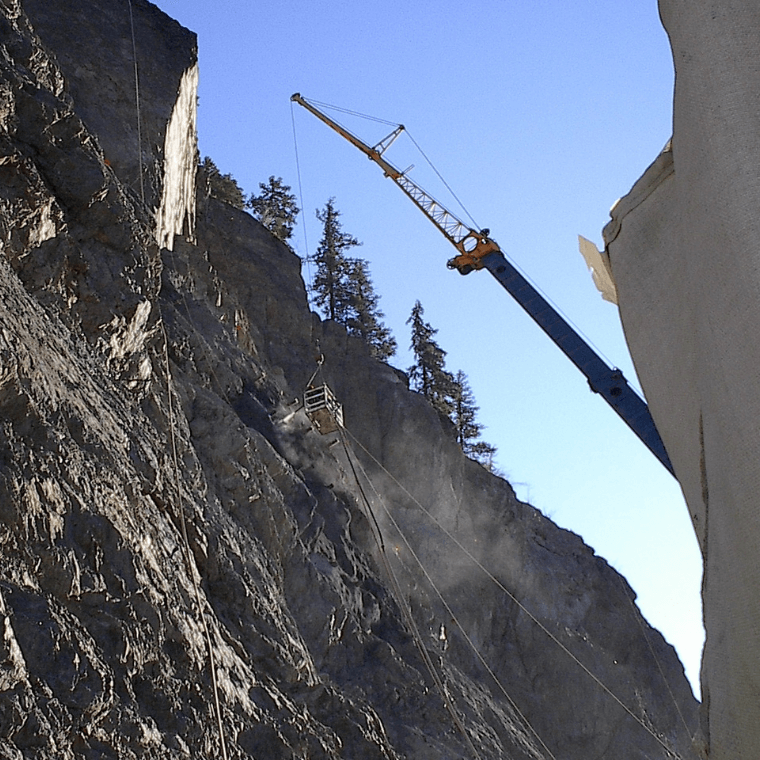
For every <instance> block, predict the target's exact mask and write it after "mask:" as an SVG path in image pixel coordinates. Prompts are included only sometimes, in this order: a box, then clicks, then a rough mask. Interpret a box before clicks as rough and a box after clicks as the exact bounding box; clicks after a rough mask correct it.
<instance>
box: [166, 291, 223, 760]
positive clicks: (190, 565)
mask: <svg viewBox="0 0 760 760" xmlns="http://www.w3.org/2000/svg"><path fill="white" fill-rule="evenodd" d="M159 316H160V319H161V333H162V336H163V339H164V361H165V372H166V391H167V395H168V398H167V403H168V406H169V438H170V440H171V450H172V461H173V465H174V482H175V486H174V487H175V489H176V491H177V511H178V512H179V521H180V528H181V532H182V540H183V543H184V554H185V562H186V564H187V572H188V574H189V575H190V579H191V585H192V587H193V591H194V595H195V604H196V606H197V608H198V615H199V616H200V619H201V624H202V626H203V632H204V634H205V638H206V646H207V647H208V658H209V669H210V671H211V685H212V690H213V697H214V710H215V712H216V720H217V726H218V729H219V746H220V749H221V751H222V758H223V760H227V757H228V756H227V743H226V741H225V738H224V723H223V721H222V708H221V704H220V701H219V684H218V679H217V673H216V659H215V657H214V647H213V642H212V640H211V630H210V628H209V625H208V621H207V620H206V613H205V611H204V606H203V603H202V600H201V593H200V579H199V577H198V575H199V571H198V568H197V567H196V565H195V563H194V562H193V558H192V551H191V549H190V539H189V537H188V534H187V521H186V520H185V505H184V502H183V500H182V485H181V482H180V474H179V473H180V467H179V457H178V454H177V439H176V435H175V432H174V425H175V420H174V400H173V399H174V390H173V388H172V375H171V365H170V363H169V338H168V335H167V333H166V327H165V323H164V318H163V315H162V314H161V307H160V306H159Z"/></svg>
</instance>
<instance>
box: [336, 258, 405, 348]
mask: <svg viewBox="0 0 760 760" xmlns="http://www.w3.org/2000/svg"><path fill="white" fill-rule="evenodd" d="M347 284H348V291H349V299H350V309H349V314H348V317H347V321H346V327H347V328H348V332H349V334H350V335H356V336H357V337H359V338H361V339H362V340H364V341H365V342H366V343H367V344H368V345H369V347H370V350H371V352H372V355H373V356H374V357H375V358H376V359H380V360H382V361H384V360H386V359H388V358H390V357H391V356H393V354H395V353H396V339H395V338H394V337H393V335H391V331H390V330H389V329H388V328H387V327H386V326H385V325H384V324H383V323H382V322H381V319H382V318H383V317H384V316H385V315H384V314H383V312H382V311H380V308H379V306H378V301H379V300H380V299H379V297H378V295H377V294H376V293H375V289H374V286H373V285H372V280H371V279H370V276H369V266H368V264H367V262H366V261H365V260H364V259H349V260H348V283H347Z"/></svg>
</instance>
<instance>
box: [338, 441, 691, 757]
mask: <svg viewBox="0 0 760 760" xmlns="http://www.w3.org/2000/svg"><path fill="white" fill-rule="evenodd" d="M344 430H345V431H346V432H347V434H348V435H349V436H350V437H351V439H352V440H353V441H354V443H356V444H357V445H358V446H359V448H361V450H362V451H364V453H365V454H366V455H367V456H368V457H369V458H370V459H371V460H372V461H373V462H374V463H375V464H376V465H377V466H378V467H379V468H380V469H381V470H382V471H383V472H384V473H385V474H386V475H387V476H388V477H389V478H390V479H391V481H392V482H393V483H394V484H395V485H396V486H398V488H399V489H400V490H401V491H402V492H403V493H404V494H405V495H406V496H407V497H408V498H409V499H410V500H411V501H412V503H414V504H415V505H416V506H417V507H418V508H419V509H420V510H421V511H422V512H423V513H424V514H425V515H426V516H427V517H429V518H430V520H432V521H433V522H434V523H435V524H436V525H437V526H438V527H439V528H440V530H441V531H442V532H443V533H444V534H445V535H446V536H447V537H448V538H449V539H450V540H451V541H452V542H453V543H454V544H455V545H456V546H457V547H458V548H459V549H460V551H462V553H463V554H465V556H467V557H468V558H469V559H470V560H471V561H472V562H473V564H474V565H475V566H476V567H478V569H480V570H481V571H482V572H483V573H484V574H485V576H486V577H487V578H488V579H489V580H490V581H492V582H493V583H494V584H496V586H497V587H498V588H499V589H500V590H501V591H503V592H504V594H506V595H507V596H508V597H509V599H510V600H511V601H512V602H514V604H516V605H517V606H518V607H519V608H520V610H521V611H522V612H523V613H525V615H527V616H528V618H529V619H530V620H531V621H532V622H533V623H534V624H535V625H536V626H538V628H539V629H540V630H541V631H543V633H544V634H545V635H546V636H548V637H549V639H551V641H553V642H554V643H555V644H556V645H557V646H558V647H559V648H560V649H561V650H562V651H563V652H564V653H565V654H566V655H567V656H568V657H570V659H571V660H573V662H575V663H576V665H578V667H580V668H581V670H583V672H584V673H585V674H586V675H587V676H588V677H589V678H591V680H592V681H594V683H596V684H597V686H599V688H600V689H602V691H603V692H604V693H605V694H607V696H609V697H610V698H611V699H612V700H613V701H614V702H616V703H617V704H618V706H620V707H621V708H622V709H623V710H624V711H625V712H626V713H627V714H628V715H630V717H632V718H633V719H634V720H635V721H636V722H637V723H639V724H640V725H641V727H642V728H644V730H645V731H646V732H647V733H648V734H650V735H651V736H652V738H653V739H654V740H655V741H656V742H657V743H658V744H659V745H660V746H661V747H662V748H663V749H665V750H666V751H667V752H669V753H671V754H672V755H673V756H674V757H676V758H677V760H683V758H681V755H680V754H678V752H677V751H676V750H675V748H673V747H670V746H668V744H667V743H666V742H665V741H664V740H663V739H662V738H661V737H660V736H658V735H657V733H655V731H654V729H653V728H651V727H650V726H648V725H647V724H646V723H645V722H644V721H643V720H642V719H641V718H640V717H639V716H638V715H636V713H634V712H633V710H631V708H630V707H628V706H627V705H626V704H625V703H624V702H623V701H622V700H621V699H620V697H618V696H617V695H616V694H615V693H614V692H613V691H612V690H611V689H610V688H609V687H608V686H607V685H606V684H604V682H603V681H602V680H601V679H600V678H599V677H598V676H597V675H595V674H594V673H593V672H592V671H591V670H590V669H589V668H588V667H587V666H586V665H584V663H583V662H581V660H579V659H578V657H577V656H576V655H575V654H573V653H572V652H571V651H570V649H568V647H567V646H566V645H565V644H563V643H562V641H560V640H559V639H558V638H557V637H556V636H555V635H554V634H553V633H552V632H551V631H550V630H549V629H548V628H547V627H546V626H545V625H544V624H543V623H542V622H541V621H540V620H539V619H538V618H537V617H536V616H535V615H534V614H533V613H532V612H531V611H530V610H529V609H528V608H527V607H526V606H525V605H524V604H523V603H522V602H521V601H520V600H519V599H518V598H517V597H516V596H515V595H514V594H513V593H512V592H511V591H510V590H509V589H508V588H507V587H506V586H505V585H504V584H503V583H502V582H501V581H500V580H499V579H498V578H497V577H496V576H495V575H494V574H493V573H491V571H490V570H488V568H487V567H485V565H483V563H482V562H481V561H480V560H479V559H478V558H477V557H476V556H475V555H474V554H473V553H472V552H471V551H470V550H469V549H468V548H467V547H466V546H465V545H464V544H463V543H462V542H461V541H460V540H459V539H458V538H457V537H456V536H454V535H453V534H452V533H451V532H450V531H449V530H448V529H447V528H446V526H444V525H443V524H442V523H441V522H440V521H439V520H438V519H437V518H436V517H435V515H433V514H432V513H431V512H430V511H429V510H428V509H426V508H425V507H424V506H423V504H422V503H421V502H420V501H419V500H418V499H417V498H415V497H414V496H413V495H412V494H411V493H410V492H409V490H408V489H407V488H406V487H405V486H404V485H403V484H402V483H401V482H399V481H398V480H397V479H396V478H395V477H394V476H393V474H392V473H391V472H389V471H388V470H387V469H386V467H385V466H384V465H383V464H382V463H381V462H380V461H378V460H377V459H376V458H375V457H374V456H373V455H372V453H371V452H370V451H368V450H367V448H366V447H365V446H364V445H363V444H362V443H361V441H359V440H358V439H357V438H356V437H355V436H354V435H353V434H352V433H351V432H350V431H349V430H348V428H344ZM688 733H689V735H691V732H690V731H689V732H688Z"/></svg>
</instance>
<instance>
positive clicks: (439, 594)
mask: <svg viewBox="0 0 760 760" xmlns="http://www.w3.org/2000/svg"><path fill="white" fill-rule="evenodd" d="M341 432H342V429H341ZM352 437H353V436H352ZM342 438H343V435H342ZM343 446H344V449H346V458H347V459H348V448H349V446H348V443H347V442H346V441H345V438H343ZM355 458H356V457H355ZM349 463H350V460H349ZM358 467H359V470H360V471H361V473H362V475H364V479H365V480H366V481H367V483H369V486H370V488H371V489H372V490H373V491H374V493H375V496H376V497H377V500H378V501H379V502H380V504H381V506H382V508H383V511H384V512H385V514H386V515H387V516H388V519H389V520H390V521H391V524H392V525H393V527H394V528H395V529H396V532H397V533H398V534H399V536H401V540H402V541H403V542H404V544H405V545H406V548H407V549H408V550H409V553H410V554H411V555H412V557H413V558H414V561H415V562H416V563H417V565H418V566H419V568H420V570H421V571H422V573H423V574H424V576H425V578H427V580H428V583H430V586H431V587H432V589H433V591H434V592H435V594H436V596H437V597H438V598H439V599H440V601H441V604H443V606H444V608H445V609H446V612H448V614H449V615H450V617H451V619H452V620H453V621H454V623H455V624H456V627H457V628H458V629H459V631H460V632H461V633H462V635H463V636H464V638H465V641H466V642H467V644H468V645H469V647H470V649H472V651H473V652H474V654H475V657H476V658H477V659H478V661H479V662H480V664H481V665H482V666H483V667H484V668H485V670H486V672H487V673H488V675H489V676H491V678H492V679H493V681H494V683H495V684H496V686H497V687H498V688H499V691H501V693H502V694H503V695H504V697H505V698H506V700H507V703H508V704H509V706H510V707H511V708H512V709H513V710H514V711H515V713H516V714H517V716H518V717H519V718H520V720H521V721H522V722H523V724H524V727H525V728H526V729H527V733H528V734H532V735H533V736H534V737H535V738H536V739H537V740H538V743H539V744H540V745H541V746H542V747H543V748H544V750H546V752H547V753H548V755H549V757H550V758H551V760H556V757H555V755H554V753H553V752H552V751H551V750H550V749H549V747H547V746H546V743H545V742H544V740H543V739H542V738H541V736H540V735H539V733H538V731H536V729H535V728H533V725H532V724H531V723H530V721H529V720H528V719H527V718H526V717H525V715H523V713H522V711H521V710H520V708H519V707H518V706H517V704H516V703H515V701H514V700H513V699H512V697H510V696H509V693H508V692H507V690H506V688H505V687H504V685H503V684H502V683H501V681H500V680H499V677H498V676H497V675H496V674H495V673H494V672H493V670H492V669H491V667H490V666H489V664H488V663H487V662H486V660H485V658H484V657H483V655H482V654H481V653H480V651H479V650H478V648H477V647H476V646H475V642H474V641H473V640H472V638H471V637H470V636H469V634H468V633H467V631H466V630H465V629H464V626H463V625H462V623H461V622H460V621H459V618H458V616H457V615H456V614H455V613H454V611H453V610H452V609H451V607H450V605H449V603H448V602H447V601H446V599H445V597H444V596H443V593H442V592H441V590H440V589H439V588H438V585H437V584H436V582H435V581H434V580H433V578H432V577H431V575H430V573H428V571H427V568H426V567H425V565H424V563H423V562H422V560H421V559H420V558H419V556H418V555H417V553H416V552H415V550H414V547H412V545H411V543H410V542H409V540H408V539H407V537H406V534H405V533H404V531H403V530H402V529H401V526H400V525H399V524H398V523H397V522H396V519H395V518H394V517H393V514H392V513H391V511H390V510H389V509H388V506H387V504H386V503H385V501H384V500H383V497H382V496H381V495H380V493H379V492H378V490H377V489H376V488H375V484H374V483H373V482H372V479H371V478H370V477H369V475H368V474H367V472H366V470H365V469H364V467H362V465H361V462H358ZM351 469H352V470H354V468H353V465H352V466H351ZM354 475H356V472H355V470H354ZM356 482H357V485H358V486H359V488H360V490H361V484H360V483H359V479H358V477H357V478H356ZM362 496H363V497H364V499H365V501H366V502H367V504H369V501H368V500H367V497H366V496H365V495H364V492H363V490H362ZM370 510H371V507H370ZM372 519H373V520H375V516H374V512H372ZM375 524H377V520H375ZM377 529H378V531H379V530H380V527H379V526H378V527H377ZM398 559H399V562H400V563H401V565H402V567H403V566H404V563H403V561H402V560H401V558H400V557H399V558H398Z"/></svg>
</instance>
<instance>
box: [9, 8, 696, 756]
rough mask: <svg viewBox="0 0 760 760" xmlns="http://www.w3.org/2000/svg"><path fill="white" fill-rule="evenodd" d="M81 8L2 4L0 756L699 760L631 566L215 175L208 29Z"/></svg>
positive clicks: (690, 710) (151, 11) (149, 15)
mask: <svg viewBox="0 0 760 760" xmlns="http://www.w3.org/2000/svg"><path fill="white" fill-rule="evenodd" d="M66 9H67V10H66V11H63V10H59V9H58V7H57V6H55V5H52V4H50V3H48V2H44V1H43V0H23V3H22V2H21V0H0V72H1V76H0V146H1V150H0V243H1V244H2V255H0V555H1V556H2V562H1V563H0V616H2V626H3V637H2V641H1V642H0V758H4V759H5V758H8V759H9V760H10V759H11V758H13V759H14V760H17V759H20V758H40V759H42V758H44V759H45V760H47V759H48V758H49V759H50V760H52V759H53V758H55V759H56V760H58V759H60V758H79V757H82V758H105V757H109V758H119V759H120V760H121V759H125V760H126V758H137V757H141V758H143V757H146V758H181V757H229V758H259V759H262V760H263V758H268V759H269V758H309V759H310V760H311V759H316V758H346V759H352V760H353V759H357V758H384V759H386V760H387V759H390V758H393V759H395V758H420V759H422V760H425V759H430V760H433V758H459V757H461V758H512V759H513V760H526V759H528V758H550V757H555V758H563V759H568V760H575V759H576V758H577V759H578V760H581V758H583V760H586V759H587V758H608V759H610V760H611V759H612V758H616V759H618V760H619V759H626V760H627V759H630V760H634V759H642V760H643V758H667V757H683V758H690V757H694V756H695V755H694V754H693V750H692V733H693V732H694V731H695V730H696V728H695V727H696V713H697V704H696V702H695V701H694V699H693V697H692V695H691V692H690V689H689V686H688V684H687V681H686V679H685V677H684V674H683V669H682V668H681V665H680V663H679V662H678V660H677V658H676V655H675V653H674V651H673V650H672V648H671V647H669V646H668V645H667V643H666V642H665V641H664V640H663V639H662V637H661V636H660V635H659V634H658V633H657V632H656V631H654V630H652V629H651V628H650V627H649V626H648V625H647V623H646V622H645V621H644V620H643V619H642V618H641V617H640V616H639V614H638V611H637V609H636V607H635V604H634V594H633V592H632V591H631V589H630V588H629V587H628V585H627V584H626V583H625V581H624V579H622V578H621V577H620V576H618V575H617V574H616V573H615V572H614V571H613V570H612V569H611V568H610V567H609V566H608V565H607V564H606V563H605V562H604V560H602V559H601V558H599V557H597V556H596V555H595V554H594V553H593V551H592V550H591V549H590V548H589V547H587V546H585V545H584V544H583V542H582V540H581V539H580V538H579V537H577V536H575V535H573V534H571V533H568V532H567V531H563V530H561V529H559V528H557V527H556V526H555V525H553V524H552V523H551V522H550V521H549V520H548V519H546V518H545V517H543V516H542V515H541V514H540V513H539V512H537V511H536V510H534V509H533V508H532V507H530V506H529V505H527V504H523V503H521V502H519V501H518V500H517V499H516V498H515V495H514V492H513V490H512V489H511V487H510V486H509V484H508V483H506V482H505V481H504V480H501V479H500V478H497V477H495V476H493V475H491V474H489V473H488V472H486V471H485V470H484V469H483V468H482V467H481V466H480V465H478V464H476V463H474V462H472V461H470V460H468V459H467V458H466V457H464V456H463V455H462V453H461V451H460V450H459V449H458V447H457V445H456V443H455V441H454V440H453V438H452V435H451V431H450V430H449V429H448V426H447V424H446V423H445V422H444V421H442V420H441V419H440V418H439V417H438V415H437V414H436V413H435V412H434V411H433V410H432V408H431V407H430V406H429V405H428V404H427V402H426V401H425V400H424V399H423V398H422V397H420V396H419V395H418V394H415V393H412V392H410V391H409V390H408V387H407V383H406V378H405V377H404V375H403V374H402V373H400V372H398V371H397V370H395V369H393V368H391V367H389V366H387V365H384V364H381V363H378V362H376V361H374V360H373V359H371V357H370V356H369V353H368V351H367V350H366V348H365V347H364V346H363V345H362V344H361V343H360V342H359V341H357V340H355V339H351V338H348V337H347V336H346V334H345V332H344V331H343V330H342V328H341V327H340V326H339V325H335V324H332V323H330V322H322V321H320V320H319V319H318V318H317V317H316V315H314V314H311V313H310V312H309V309H308V305H307V300H306V293H305V289H304V284H303V280H302V279H301V275H300V261H299V260H298V258H297V257H296V256H295V255H294V254H293V253H292V252H291V251H290V250H289V249H288V248H287V247H286V246H284V245H282V244H280V243H279V242H277V241H276V240H275V239H274V238H273V237H272V236H271V235H270V234H269V233H268V232H267V231H266V230H265V229H264V228H262V227H261V226H260V225H259V224H258V223H257V222H256V221H255V220H254V219H252V218H251V217H250V216H248V215H247V214H245V213H243V212H239V211H236V210H234V209H231V208H230V207H228V206H225V205H224V204H221V203H219V202H217V201H215V200H214V199H213V198H210V197H208V195H207V194H206V193H204V192H203V189H201V190H200V191H199V192H198V194H197V196H195V195H193V194H192V193H191V192H190V191H191V190H192V189H193V187H194V169H195V155H194V123H195V122H194V110H193V108H192V106H193V105H194V90H193V86H194V82H195V77H196V69H195V64H196V62H195V51H194V44H195V43H194V37H193V35H192V34H190V33H189V32H187V30H183V29H182V28H181V27H179V26H178V25H177V24H176V23H175V22H173V21H172V20H171V19H169V18H168V17H166V16H165V15H163V14H162V13H161V12H160V11H159V10H158V9H157V8H155V7H154V6H152V5H151V4H150V3H148V2H145V1H144V0H133V1H132V3H131V10H132V11H133V19H134V28H135V38H134V39H135V44H134V47H133V45H132V33H131V25H130V23H129V20H130V3H128V2H121V1H120V2H112V0H72V1H71V2H70V3H67V5H66ZM61 29H65V30H66V33H65V34H61V33H60V30H61ZM98 50H100V51H108V55H102V54H101V53H98V52H97V51H98ZM133 50H135V51H136V52H137V56H138V60H140V61H141V67H140V68H141V71H144V72H148V73H146V79H145V80H143V79H142V78H141V80H140V81H141V85H143V86H142V87H141V93H142V97H141V100H140V104H141V106H140V111H141V113H144V118H143V119H142V124H141V127H140V129H139V130H137V128H136V126H131V125H134V124H135V123H136V122H135V121H134V118H135V114H134V110H135V109H134V102H135V101H134V59H133V57H132V56H133ZM129 143H131V144H132V147H130V145H129ZM138 145H139V152H138V149H137V146H138ZM191 148H193V150H191ZM130 156H131V157H130ZM141 178H142V182H141V181H140V180H141ZM320 355H323V356H324V357H325V362H324V365H323V367H322V369H321V375H320V376H319V377H318V379H320V380H325V381H326V382H328V383H329V384H330V385H331V387H332V388H333V390H334V391H335V392H336V394H337V396H338V397H339V398H340V400H341V401H342V402H343V404H344V407H345V420H346V428H345V431H344V432H343V433H340V434H339V433H332V434H330V435H326V436H322V435H320V434H319V433H318V432H316V431H315V430H314V428H313V427H312V425H311V423H310V421H309V420H308V418H307V417H306V415H305V414H304V412H303V410H302V408H301V403H300V399H301V395H302V393H303V390H304V388H305V386H306V384H307V382H308V381H309V379H310V378H311V376H312V375H313V373H314V372H315V371H316V370H317V368H318V364H317V359H318V357H319V356H320Z"/></svg>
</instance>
